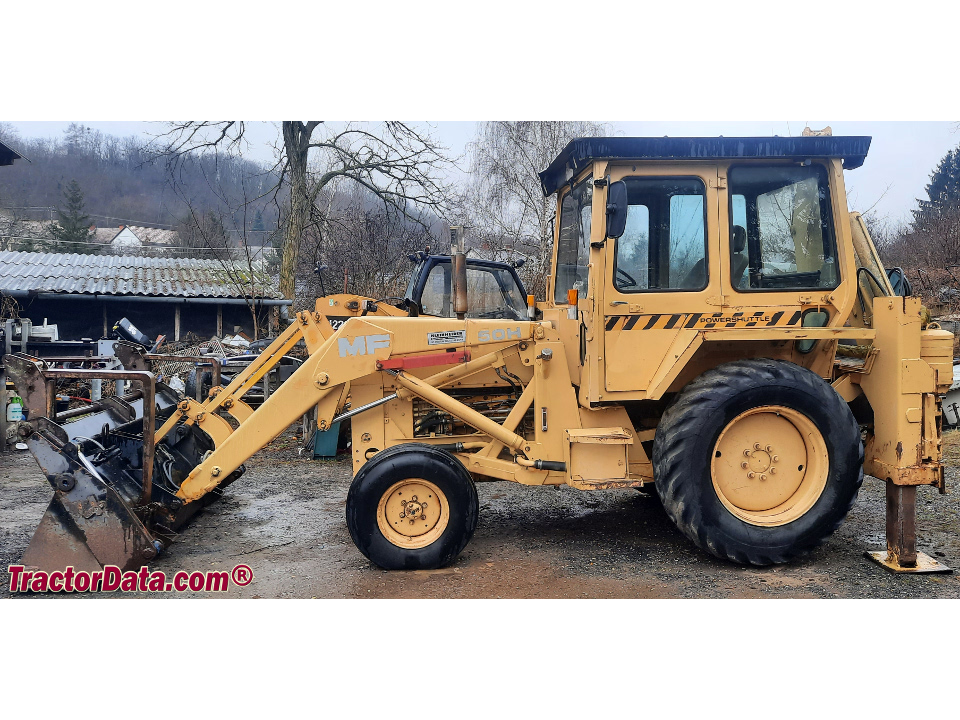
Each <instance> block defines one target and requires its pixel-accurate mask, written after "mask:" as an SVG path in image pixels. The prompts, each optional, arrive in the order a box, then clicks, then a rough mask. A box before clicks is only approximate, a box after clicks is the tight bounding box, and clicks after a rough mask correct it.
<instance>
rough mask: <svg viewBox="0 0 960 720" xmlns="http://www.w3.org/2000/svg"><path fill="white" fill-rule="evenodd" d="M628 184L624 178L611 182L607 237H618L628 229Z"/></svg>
mask: <svg viewBox="0 0 960 720" xmlns="http://www.w3.org/2000/svg"><path fill="white" fill-rule="evenodd" d="M627 209H628V205H627V184H626V183H625V182H624V181H623V180H617V182H615V183H610V189H609V190H607V237H608V238H618V237H620V236H621V235H623V232H624V230H626V229H627Z"/></svg>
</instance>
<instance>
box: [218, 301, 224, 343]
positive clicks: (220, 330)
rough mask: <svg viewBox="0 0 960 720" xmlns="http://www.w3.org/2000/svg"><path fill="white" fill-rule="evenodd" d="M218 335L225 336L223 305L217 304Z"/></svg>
mask: <svg viewBox="0 0 960 720" xmlns="http://www.w3.org/2000/svg"><path fill="white" fill-rule="evenodd" d="M217 337H218V338H222V337H223V305H222V304H219V305H217Z"/></svg>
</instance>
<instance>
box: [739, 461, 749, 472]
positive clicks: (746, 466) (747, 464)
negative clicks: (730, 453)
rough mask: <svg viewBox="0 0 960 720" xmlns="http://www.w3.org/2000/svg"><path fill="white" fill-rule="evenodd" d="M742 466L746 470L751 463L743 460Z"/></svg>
mask: <svg viewBox="0 0 960 720" xmlns="http://www.w3.org/2000/svg"><path fill="white" fill-rule="evenodd" d="M740 467H742V468H743V469H744V470H746V469H747V468H748V467H750V464H749V463H745V462H742V463H740Z"/></svg>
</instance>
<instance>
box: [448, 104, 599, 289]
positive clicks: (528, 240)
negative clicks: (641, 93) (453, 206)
mask: <svg viewBox="0 0 960 720" xmlns="http://www.w3.org/2000/svg"><path fill="white" fill-rule="evenodd" d="M606 134H607V132H606V128H605V127H604V126H603V125H602V124H599V123H593V122H570V121H542V120H541V121H520V122H509V121H503V120H498V121H492V122H484V123H480V126H479V128H478V130H477V134H476V136H475V138H474V140H473V142H472V143H471V145H470V147H469V156H470V161H471V167H470V174H471V183H470V186H469V188H468V190H467V192H466V194H465V196H464V197H463V199H462V203H461V208H460V209H461V213H460V214H461V217H462V222H463V223H464V224H467V225H471V226H473V227H474V233H475V235H476V236H477V238H478V239H479V241H480V242H481V244H482V245H485V246H486V247H487V248H488V249H489V250H490V252H491V253H492V254H494V255H497V254H499V253H502V252H503V251H504V250H511V251H512V252H513V253H515V254H519V255H521V256H523V257H524V258H525V259H526V260H527V263H526V265H525V266H524V267H523V274H524V275H525V277H524V280H525V281H526V283H527V285H528V289H529V290H530V291H532V292H534V293H535V294H536V295H537V297H540V298H542V297H543V294H544V291H545V288H546V276H547V273H548V271H549V261H550V259H549V254H550V243H551V240H552V238H551V233H550V228H551V225H550V222H551V219H552V217H553V214H554V203H553V201H552V199H549V198H544V197H543V190H542V189H541V185H540V178H539V173H540V172H541V171H542V170H545V169H546V168H547V166H548V165H549V164H550V163H551V162H552V161H553V159H554V158H555V157H556V156H557V155H558V154H559V153H560V151H561V150H563V148H564V147H566V145H567V144H568V143H569V142H570V141H571V140H573V139H574V138H577V137H596V136H602V135H606Z"/></svg>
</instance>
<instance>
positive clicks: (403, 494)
mask: <svg viewBox="0 0 960 720" xmlns="http://www.w3.org/2000/svg"><path fill="white" fill-rule="evenodd" d="M449 522H450V504H449V503H448V502H447V496H446V495H444V494H443V491H441V490H440V488H438V487H437V486H436V485H434V484H433V483H432V482H430V481H429V480H423V479H422V478H408V479H405V480H401V481H400V482H398V483H394V484H393V485H391V486H390V487H389V488H388V489H387V491H386V492H384V493H383V495H382V496H381V497H380V502H379V504H378V505H377V526H378V527H379V528H380V532H381V533H382V534H383V536H384V537H385V538H386V539H387V540H388V541H390V542H391V543H392V544H394V545H396V546H397V547H401V548H405V549H408V550H416V549H418V548H423V547H426V546H427V545H430V544H431V543H433V542H436V540H437V539H438V538H439V537H440V536H441V535H443V532H444V530H446V529H447V525H448V524H449Z"/></svg>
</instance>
